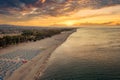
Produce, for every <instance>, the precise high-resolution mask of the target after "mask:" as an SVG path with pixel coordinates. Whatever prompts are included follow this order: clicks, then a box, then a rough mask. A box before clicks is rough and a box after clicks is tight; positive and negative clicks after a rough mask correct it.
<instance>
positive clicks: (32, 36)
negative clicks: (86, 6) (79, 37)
mask: <svg viewBox="0 0 120 80" xmlns="http://www.w3.org/2000/svg"><path fill="white" fill-rule="evenodd" d="M66 30H71V29H48V30H23V31H22V33H21V35H16V36H4V37H2V38H0V47H1V48H3V47H6V46H9V45H14V44H18V43H22V42H28V41H37V40H41V39H44V38H46V37H51V36H53V35H56V34H59V33H61V32H62V31H66Z"/></svg>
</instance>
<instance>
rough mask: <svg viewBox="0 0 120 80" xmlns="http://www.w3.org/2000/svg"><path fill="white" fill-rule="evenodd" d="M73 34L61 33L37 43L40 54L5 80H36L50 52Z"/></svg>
mask: <svg viewBox="0 0 120 80" xmlns="http://www.w3.org/2000/svg"><path fill="white" fill-rule="evenodd" d="M73 32H75V30H72V31H66V32H62V33H61V34H58V35H55V36H53V37H51V38H46V39H43V40H40V41H38V42H39V45H41V47H43V50H42V52H41V53H40V54H39V55H37V56H36V57H34V58H33V59H32V60H30V61H29V62H28V63H26V64H24V65H22V66H21V67H20V68H19V69H17V70H16V71H15V72H14V73H13V74H12V76H10V77H6V78H5V80H36V79H37V78H38V77H40V76H41V75H42V72H43V71H44V69H45V67H46V64H47V61H48V60H49V57H50V56H51V54H52V52H53V51H54V50H55V49H56V48H57V47H59V46H60V45H61V44H62V43H63V42H64V41H65V40H66V39H67V38H68V37H69V35H71V34H72V33H73ZM26 45H27V44H26Z"/></svg>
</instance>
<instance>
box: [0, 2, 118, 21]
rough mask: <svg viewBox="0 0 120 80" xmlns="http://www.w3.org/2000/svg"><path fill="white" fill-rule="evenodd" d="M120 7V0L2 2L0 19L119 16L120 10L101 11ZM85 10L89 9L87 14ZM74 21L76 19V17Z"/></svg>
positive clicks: (23, 19)
mask: <svg viewBox="0 0 120 80" xmlns="http://www.w3.org/2000/svg"><path fill="white" fill-rule="evenodd" d="M118 5H120V0H0V18H3V19H4V20H8V21H9V20H10V21H26V20H28V21H29V20H31V19H32V20H33V19H36V20H39V19H42V18H46V17H47V18H48V17H56V18H58V17H60V16H70V18H71V15H77V16H78V18H88V17H94V16H100V15H103V14H104V15H105V14H107V15H110V14H118V13H119V12H120V10H119V9H118V8H115V10H108V12H106V11H104V12H103V11H99V10H102V9H103V8H108V7H111V6H117V7H119V6H118ZM119 8H120V7H119ZM84 9H87V10H86V11H87V12H85V11H84ZM88 9H89V10H88ZM111 9H112V8H111ZM116 9H117V10H116ZM82 11H83V12H82ZM97 11H98V12H99V13H98V14H96V12H97ZM85 15H86V16H85ZM81 16H82V17H81ZM70 18H69V19H70ZM72 19H76V16H75V17H74V18H73V17H72Z"/></svg>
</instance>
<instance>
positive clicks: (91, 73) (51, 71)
mask: <svg viewBox="0 0 120 80" xmlns="http://www.w3.org/2000/svg"><path fill="white" fill-rule="evenodd" d="M40 80H120V28H80V29H78V30H77V31H76V32H75V33H73V34H72V35H71V36H70V37H69V38H68V39H67V41H66V42H65V43H63V44H62V45H61V46H60V47H59V48H57V49H56V50H55V52H54V53H53V54H52V56H51V58H50V61H49V62H48V66H47V69H46V70H45V72H44V74H43V76H42V77H41V78H40Z"/></svg>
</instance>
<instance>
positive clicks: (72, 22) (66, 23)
mask: <svg viewBox="0 0 120 80" xmlns="http://www.w3.org/2000/svg"><path fill="white" fill-rule="evenodd" d="M74 23H75V22H74V21H66V22H64V24H65V25H67V26H73V25H74Z"/></svg>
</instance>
